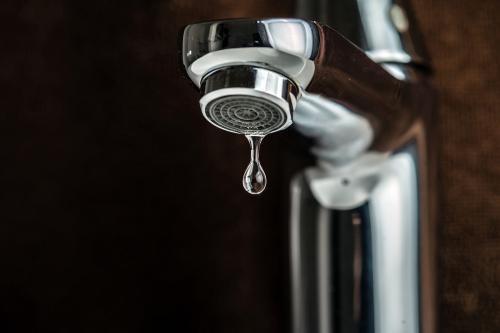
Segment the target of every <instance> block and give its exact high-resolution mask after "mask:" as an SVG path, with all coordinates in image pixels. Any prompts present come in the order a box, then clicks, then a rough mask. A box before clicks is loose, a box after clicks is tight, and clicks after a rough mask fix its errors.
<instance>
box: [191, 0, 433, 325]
mask: <svg viewBox="0 0 500 333" xmlns="http://www.w3.org/2000/svg"><path fill="white" fill-rule="evenodd" d="M344 2H345V1H344ZM320 3H324V2H320ZM351 3H352V1H351ZM305 4H306V2H304V1H299V5H300V6H299V8H302V11H303V13H305V14H304V16H308V15H309V16H311V15H314V12H311V13H309V12H308V10H310V9H311V8H307V6H306V5H305ZM301 6H302V7H301ZM355 7H356V10H355V11H354V12H355V13H356V14H355V15H354V16H355V18H356V20H353V21H352V22H359V25H358V26H357V28H356V29H354V30H352V31H355V33H349V32H352V31H351V30H348V29H346V30H345V31H344V33H345V34H346V35H347V36H349V38H350V39H351V40H352V41H354V42H356V44H357V45H355V44H353V43H352V42H351V41H349V40H348V39H346V38H345V37H344V36H342V35H341V34H340V33H339V32H337V31H336V30H333V29H332V28H330V27H329V26H326V25H324V24H321V23H318V22H315V21H309V20H305V19H282V18H276V19H238V20H222V21H212V22H204V23H197V24H193V25H189V26H187V27H186V28H185V31H184V36H183V50H182V55H183V62H184V65H185V68H186V71H187V74H188V76H189V77H190V78H191V80H192V81H193V82H194V83H195V84H196V85H197V86H198V87H199V88H200V90H201V94H202V97H201V99H200V106H201V110H202V114H203V116H204V117H205V118H206V119H207V120H208V121H209V122H210V123H212V124H213V125H215V126H217V127H219V128H221V129H223V130H226V131H229V132H233V133H237V134H242V135H246V136H247V137H248V138H257V140H252V139H249V140H250V143H251V144H252V151H255V150H258V144H259V143H260V141H261V140H262V138H263V137H264V136H266V135H268V134H271V133H274V132H276V131H280V130H283V129H285V128H287V127H289V126H290V125H292V124H293V127H294V128H295V129H296V130H297V131H299V132H300V133H302V134H303V135H305V136H307V137H310V138H312V139H314V140H313V141H314V143H315V144H314V147H312V152H313V153H314V155H315V156H316V157H317V161H318V162H317V165H316V166H314V167H310V168H308V169H306V170H304V171H303V172H301V173H300V174H299V175H297V176H296V177H295V178H294V179H293V180H292V182H291V219H290V220H291V221H290V244H291V249H290V258H291V293H292V297H291V298H292V306H291V308H292V328H293V332H294V333H330V332H349V333H350V332H374V333H417V332H425V333H433V332H435V329H436V328H435V326H436V307H435V299H434V298H435V282H434V271H435V269H434V265H435V263H434V261H435V258H434V253H435V252H434V248H435V245H434V238H433V235H434V230H433V228H434V223H435V222H434V221H435V216H434V215H435V214H434V213H435V202H436V200H435V198H434V197H435V192H436V188H435V178H436V177H435V175H434V173H435V168H434V154H433V147H432V145H431V144H432V141H431V139H432V117H431V116H432V106H433V105H432V90H431V88H430V85H429V84H428V77H427V76H428V73H429V69H428V61H427V57H426V56H425V53H424V52H423V50H422V48H421V46H420V43H418V38H417V34H416V32H415V30H416V29H415V25H414V23H413V22H412V21H411V18H410V17H408V15H407V11H406V10H405V8H406V7H404V5H403V4H402V3H401V2H400V1H396V2H393V1H390V0H358V1H357V2H356V6H355ZM315 10H317V11H318V8H316V9H315ZM319 11H320V12H321V15H324V14H325V13H327V12H328V11H324V10H323V11H321V8H319ZM349 18H351V16H347V19H349ZM326 19H327V21H333V22H329V23H331V24H332V26H335V25H336V22H334V20H330V19H329V18H328V17H326ZM352 22H351V23H352ZM338 25H339V26H342V22H340V21H339V22H338ZM257 153H258V152H257ZM252 157H253V158H255V157H256V156H255V152H254V153H253V154H252ZM257 157H258V156H257ZM249 168H250V169H251V170H250V171H249V169H247V173H249V174H252V173H253V175H255V176H256V178H255V179H254V180H252V179H249V178H248V179H247V183H246V185H247V186H246V187H245V188H246V189H247V190H249V191H250V192H252V191H254V193H259V192H261V191H262V190H263V189H264V187H265V174H264V173H263V171H262V172H261V173H260V174H259V172H257V171H255V170H257V166H252V163H251V165H249ZM246 175H247V174H246ZM259 175H260V176H259ZM247 176H248V175H247ZM257 176H259V177H260V178H258V177H257ZM259 179H260V180H259ZM244 186H245V179H244Z"/></svg>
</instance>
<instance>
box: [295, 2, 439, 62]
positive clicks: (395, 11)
mask: <svg viewBox="0 0 500 333" xmlns="http://www.w3.org/2000/svg"><path fill="white" fill-rule="evenodd" d="M296 8H297V9H296V16H297V17H302V18H305V19H310V20H314V21H319V22H322V23H325V24H327V25H329V26H331V27H332V28H334V29H335V30H336V31H338V32H340V33H341V34H342V35H344V36H345V37H346V38H347V39H349V40H350V41H352V42H353V43H354V44H356V45H357V46H358V47H359V48H361V49H363V50H364V51H365V52H366V54H367V55H368V56H369V57H370V58H372V60H373V61H375V62H378V63H404V64H407V63H412V64H416V65H419V66H424V67H426V66H428V65H429V63H430V61H429V57H428V55H427V52H426V49H425V47H424V45H423V43H422V42H421V38H420V34H419V29H418V25H417V24H416V20H415V18H414V17H413V16H412V15H411V13H412V10H411V8H410V4H409V3H408V1H407V0H336V1H324V0H298V1H297V7H296Z"/></svg>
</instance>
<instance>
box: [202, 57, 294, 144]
mask: <svg viewBox="0 0 500 333" xmlns="http://www.w3.org/2000/svg"><path fill="white" fill-rule="evenodd" d="M200 90H201V92H202V95H203V97H202V98H201V99H200V105H201V109H202V113H203V115H204V116H205V118H206V119H207V120H208V121H209V122H210V123H212V124H213V125H214V126H217V127H219V128H221V129H223V130H226V131H228V132H232V133H236V134H243V135H267V134H270V133H274V132H276V131H280V130H283V129H285V128H287V127H288V126H290V125H291V124H292V113H293V109H294V108H295V105H296V103H297V97H298V89H297V87H296V86H295V84H294V83H293V82H292V81H291V80H289V79H288V78H286V77H285V76H283V75H281V74H278V73H275V72H273V71H270V70H268V69H264V68H259V67H254V66H233V67H224V68H221V69H218V70H215V71H214V72H211V73H209V74H208V75H206V76H205V77H204V78H203V80H202V83H201V89H200Z"/></svg>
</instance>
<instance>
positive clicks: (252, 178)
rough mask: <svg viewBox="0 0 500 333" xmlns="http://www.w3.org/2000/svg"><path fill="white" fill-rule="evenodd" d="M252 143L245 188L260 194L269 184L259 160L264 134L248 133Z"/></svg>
mask: <svg viewBox="0 0 500 333" xmlns="http://www.w3.org/2000/svg"><path fill="white" fill-rule="evenodd" d="M246 138H247V140H248V142H249V143H250V163H249V164H248V167H247V169H246V171H245V173H244V174H243V188H244V189H245V191H247V192H248V193H250V194H260V193H262V192H263V191H264V189H265V188H266V184H267V178H266V174H265V173H264V169H263V168H262V165H260V161H259V150H260V144H261V143H262V140H263V139H264V136H254V135H246Z"/></svg>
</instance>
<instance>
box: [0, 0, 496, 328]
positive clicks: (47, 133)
mask: <svg viewBox="0 0 500 333" xmlns="http://www.w3.org/2000/svg"><path fill="white" fill-rule="evenodd" d="M499 4H500V3H499V2H498V0H482V1H448V0H439V1H438V0H421V1H414V7H415V11H416V16H417V18H418V20H419V21H420V25H421V26H422V31H423V35H424V39H425V40H426V44H427V46H428V48H429V50H430V53H431V56H432V58H433V61H434V65H435V66H434V67H435V71H436V73H435V86H436V88H437V91H438V94H439V98H440V102H439V110H438V111H437V121H438V122H439V128H440V133H441V134H440V140H439V142H436V144H435V149H436V150H438V151H439V155H440V163H439V166H440V177H441V184H442V198H441V205H440V207H441V210H440V212H441V219H440V221H439V242H440V245H439V263H440V266H439V272H438V275H439V281H440V287H441V290H440V293H439V302H440V307H439V308H440V318H441V323H440V327H441V332H481V333H485V332H499V331H500V302H499V301H498V299H499V297H500V227H499V225H498V224H499V223H500V219H499V218H498V216H499V215H500V188H499V185H500V184H499V177H500V166H499V162H500V157H499V153H498V150H499V148H498V147H499V146H500V134H499V131H498V123H499V121H500V112H499V106H498V105H499V104H500V95H499V91H500V84H499V82H500V81H499V74H500V71H499V65H498V62H499V60H500V31H499V29H500V25H499V20H498V13H499V12H500V5H499ZM292 13H293V4H292V3H290V0H274V1H267V0H254V1H248V2H242V1H239V0H214V1H198V0H196V1H195V0H189V1H188V0H172V1H165V0H157V1H136V2H131V1H50V2H48V1H34V0H32V1H4V2H2V4H1V5H0V15H1V17H0V26H1V29H0V45H1V47H0V59H1V63H0V85H1V98H0V267H1V272H0V332H73V333H78V332H262V333H265V332H273V333H276V332H287V331H288V305H287V304H288V299H287V283H288V281H287V246H288V244H287V236H286V230H287V229H286V228H287V226H286V220H287V200H288V194H287V193H288V192H287V186H288V181H289V177H290V175H291V174H292V173H293V172H294V171H296V170H298V169H299V168H300V167H301V166H302V165H306V164H307V163H310V161H309V160H308V157H307V156H306V155H305V153H304V148H305V143H304V142H302V141H301V139H300V138H299V137H298V136H296V135H294V134H293V133H292V132H291V131H289V132H288V133H283V134H279V135H276V136H275V137H273V138H272V139H269V140H267V141H266V143H265V145H264V152H263V159H264V161H265V165H266V168H267V173H268V177H269V179H270V184H269V188H268V190H266V193H265V194H264V195H263V196H262V197H260V198H252V197H249V196H248V195H246V194H245V193H244V192H243V191H242V189H241V185H240V177H241V173H242V171H243V169H244V167H245V163H246V159H247V155H248V151H247V147H246V143H245V142H244V140H243V139H241V138H238V137H234V136H232V135H230V134H226V133H223V132H222V131H219V130H217V129H215V128H214V127H212V126H210V125H208V124H207V123H206V122H205V121H204V120H203V119H202V117H201V116H200V113H199V110H198V106H197V100H198V98H197V97H198V96H197V93H196V91H195V89H194V86H192V84H191V83H190V81H189V80H187V79H186V78H185V77H184V73H183V70H182V69H181V67H180V65H179V57H178V44H177V40H178V36H179V31H180V29H181V27H183V26H184V25H186V24H188V23H190V22H193V21H198V20H204V19H213V18H222V17H252V16H254V17H258V16H290V15H292Z"/></svg>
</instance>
